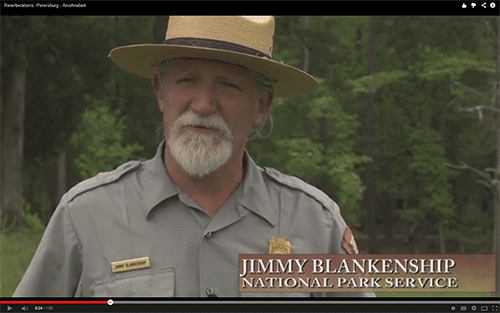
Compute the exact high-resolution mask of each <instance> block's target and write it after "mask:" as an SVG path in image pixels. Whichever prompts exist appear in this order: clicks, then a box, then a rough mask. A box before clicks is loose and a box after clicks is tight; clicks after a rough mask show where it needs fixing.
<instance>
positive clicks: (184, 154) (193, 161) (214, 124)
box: [167, 112, 233, 177]
mask: <svg viewBox="0 0 500 313" xmlns="http://www.w3.org/2000/svg"><path fill="white" fill-rule="evenodd" d="M183 126H205V127H211V128H214V129H216V132H214V133H213V134H203V133H199V132H196V131H193V130H190V129H183V128H182V127H183ZM232 140H233V136H232V134H231V131H230V130H229V128H228V127H227V125H226V123H225V122H224V120H223V119H222V118H221V117H220V116H218V115H210V116H208V117H201V116H199V115H197V114H196V113H193V112H188V113H186V114H184V115H182V116H181V117H179V119H177V121H176V122H175V123H174V125H173V126H172V127H171V129H170V131H169V134H168V140H167V145H168V148H169V150H170V153H171V154H172V156H173V157H174V159H175V160H176V161H177V163H178V164H179V165H180V166H181V168H182V169H184V171H186V173H188V174H189V175H192V176H199V177H203V176H205V175H208V174H210V173H212V172H213V171H215V170H217V169H218V168H220V167H221V166H222V165H223V164H224V163H226V162H227V161H228V160H229V158H230V157H231V155H232V154H233V141H232Z"/></svg>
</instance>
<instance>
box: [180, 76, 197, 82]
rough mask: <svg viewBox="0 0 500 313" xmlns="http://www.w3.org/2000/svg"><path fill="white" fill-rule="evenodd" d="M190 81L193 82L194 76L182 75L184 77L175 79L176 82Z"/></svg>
mask: <svg viewBox="0 0 500 313" xmlns="http://www.w3.org/2000/svg"><path fill="white" fill-rule="evenodd" d="M184 82H186V83H190V82H194V77H184V78H181V79H179V80H178V81H177V83H184Z"/></svg>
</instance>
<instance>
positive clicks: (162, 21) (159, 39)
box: [153, 16, 168, 43]
mask: <svg viewBox="0 0 500 313" xmlns="http://www.w3.org/2000/svg"><path fill="white" fill-rule="evenodd" d="M167 26H168V16H157V17H156V18H155V26H154V29H153V38H154V42H156V43H163V42H164V41H165V33H166V32H167Z"/></svg>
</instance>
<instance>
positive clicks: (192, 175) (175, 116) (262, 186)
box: [14, 16, 357, 297]
mask: <svg viewBox="0 0 500 313" xmlns="http://www.w3.org/2000/svg"><path fill="white" fill-rule="evenodd" d="M273 35H274V19H273V18H272V17H232V16H230V17H213V16H196V17H177V16H171V17H170V20H169V26H168V30H167V34H166V41H165V43H164V44H158V45H133V46H126V47H119V48H116V49H113V50H112V51H111V53H110V57H111V59H112V60H113V61H114V62H115V63H117V64H118V65H119V66H121V67H123V68H125V69H126V70H128V71H130V72H132V73H135V74H138V75H140V76H143V77H150V78H151V82H152V86H153V90H154V92H155V94H156V98H157V100H158V105H159V109H160V111H161V112H162V116H163V125H164V137H165V140H164V141H162V143H161V144H160V146H159V147H158V150H157V153H156V155H155V157H154V158H153V159H151V160H149V161H146V162H139V161H135V162H134V161H133V162H128V163H126V164H123V165H122V166H120V167H118V168H117V169H116V170H114V171H111V172H108V173H101V174H99V175H97V176H96V177H94V178H91V179H89V180H86V181H84V182H82V183H80V184H79V185H77V186H75V187H74V188H72V189H71V190H70V191H69V192H68V193H67V194H65V195H64V196H63V198H62V200H61V203H60V204H59V206H58V207H57V209H56V211H55V213H54V216H53V217H52V219H51V221H50V223H49V225H48V226H47V230H46V232H45V234H44V237H43V238H42V241H41V243H40V245H39V248H38V250H37V252H36V253H35V256H34V258H33V261H32V263H31V265H30V266H29V268H28V270H27V271H26V274H25V275H24V277H23V280H22V281H21V283H20V284H19V286H18V288H17V290H16V292H15V294H14V295H15V296H83V297H89V296H97V297H112V296H114V297H116V296H122V297H126V296H142V297H148V296H160V297H167V296H177V297H207V296H219V297H238V296H292V297H297V296H311V294H310V293H302V294H297V293H288V294H286V293H284V294H253V293H248V294H245V293H242V294H240V293H239V292H238V255H239V254H262V253H268V252H269V253H324V254H330V253H356V250H357V248H356V244H355V242H354V238H353V237H352V233H351V232H350V230H349V228H348V227H347V226H346V224H345V223H344V220H343V219H342V217H341V215H340V212H339V208H338V206H337V205H336V204H335V203H334V202H333V201H332V200H331V199H330V198H329V197H328V196H326V195H325V194H324V193H322V192H321V191H319V190H317V189H316V188H314V187H312V186H310V185H307V184H306V183H304V182H303V181H301V180H299V179H297V178H294V177H290V176H287V175H284V174H281V173H279V172H277V171H276V170H274V169H271V168H265V169H262V168H260V167H258V166H257V165H256V164H255V163H254V162H253V160H252V159H251V157H250V156H249V155H248V154H247V153H246V151H245V146H246V140H247V138H248V136H249V134H250V133H251V131H252V129H253V127H254V126H255V125H258V124H260V123H262V122H263V121H264V119H265V117H266V115H267V114H268V112H269V109H270V107H271V105H272V103H273V99H274V97H275V96H285V95H289V94H294V93H295V94H296V93H301V92H307V91H311V90H314V89H315V88H317V83H316V81H315V80H314V78H313V77H311V76H310V75H308V74H307V73H304V72H302V71H300V70H298V69H296V68H293V67H291V66H288V65H285V64H283V63H281V62H277V61H274V60H272V59H271V52H272V39H273ZM321 295H323V294H319V293H318V294H313V296H321ZM329 295H330V296H335V295H338V294H334V293H332V294H329ZM348 295H353V294H348Z"/></svg>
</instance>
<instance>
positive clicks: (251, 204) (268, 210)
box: [239, 150, 277, 226]
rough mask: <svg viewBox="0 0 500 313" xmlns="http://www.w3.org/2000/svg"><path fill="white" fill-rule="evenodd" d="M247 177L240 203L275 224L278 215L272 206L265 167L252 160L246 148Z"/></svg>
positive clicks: (244, 181)
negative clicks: (264, 175)
mask: <svg viewBox="0 0 500 313" xmlns="http://www.w3.org/2000/svg"><path fill="white" fill-rule="evenodd" d="M244 160H245V166H246V167H245V169H246V172H245V178H244V179H243V184H242V188H241V193H242V194H241V198H240V200H239V203H240V204H241V205H242V206H243V207H245V208H246V209H248V210H250V211H252V212H253V213H255V214H257V215H259V216H260V217H262V218H264V219H265V220H266V221H267V222H269V224H271V225H272V226H275V225H276V224H277V223H276V219H277V215H276V213H275V212H277V210H274V208H273V206H272V202H271V199H270V197H269V193H268V191H267V187H266V184H265V182H264V178H263V175H262V173H263V171H264V170H263V169H262V168H261V167H259V166H258V165H257V164H255V162H254V161H253V160H252V158H251V157H250V155H249V154H248V152H247V151H246V150H245V154H244Z"/></svg>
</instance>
